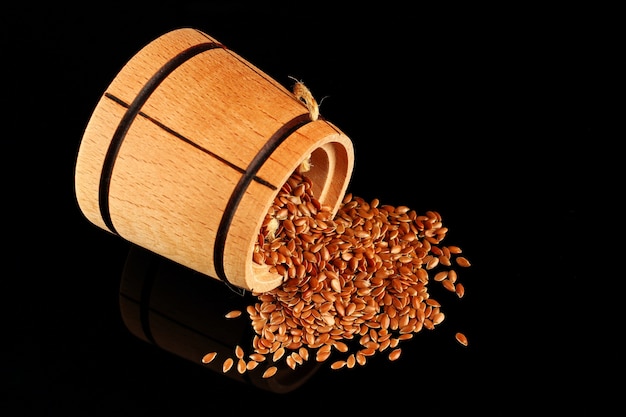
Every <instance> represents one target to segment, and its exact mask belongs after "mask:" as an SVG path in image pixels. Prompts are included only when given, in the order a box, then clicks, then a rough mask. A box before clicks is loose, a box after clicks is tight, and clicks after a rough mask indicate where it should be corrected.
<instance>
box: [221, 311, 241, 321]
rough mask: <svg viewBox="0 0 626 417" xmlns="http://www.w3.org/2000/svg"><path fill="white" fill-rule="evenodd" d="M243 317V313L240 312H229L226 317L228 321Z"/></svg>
mask: <svg viewBox="0 0 626 417" xmlns="http://www.w3.org/2000/svg"><path fill="white" fill-rule="evenodd" d="M239 316H241V311H240V310H232V311H229V312H228V313H226V315H225V316H224V317H226V318H227V319H234V318H237V317H239Z"/></svg>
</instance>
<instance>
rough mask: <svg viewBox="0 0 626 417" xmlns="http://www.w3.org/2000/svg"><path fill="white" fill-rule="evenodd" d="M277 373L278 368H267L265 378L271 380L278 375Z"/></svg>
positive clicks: (264, 373)
mask: <svg viewBox="0 0 626 417" xmlns="http://www.w3.org/2000/svg"><path fill="white" fill-rule="evenodd" d="M276 371H278V368H277V367H275V366H270V367H269V368H267V369H266V370H265V372H263V378H271V377H273V376H274V375H276Z"/></svg>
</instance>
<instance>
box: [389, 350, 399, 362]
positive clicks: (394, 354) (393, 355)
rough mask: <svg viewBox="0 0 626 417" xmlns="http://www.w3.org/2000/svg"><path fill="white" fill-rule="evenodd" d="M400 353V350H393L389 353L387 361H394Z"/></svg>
mask: <svg viewBox="0 0 626 417" xmlns="http://www.w3.org/2000/svg"><path fill="white" fill-rule="evenodd" d="M401 353H402V349H400V348H396V349H394V350H392V351H391V352H389V360H390V361H395V360H397V359H398V358H399V357H400V354H401Z"/></svg>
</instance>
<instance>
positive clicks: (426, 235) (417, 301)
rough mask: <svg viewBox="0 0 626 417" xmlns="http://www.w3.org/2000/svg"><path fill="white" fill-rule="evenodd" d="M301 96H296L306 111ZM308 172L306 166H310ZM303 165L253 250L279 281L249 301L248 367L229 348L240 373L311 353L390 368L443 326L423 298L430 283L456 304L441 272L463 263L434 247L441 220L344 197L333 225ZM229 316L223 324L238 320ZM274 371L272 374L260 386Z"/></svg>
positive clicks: (447, 274) (435, 306) (293, 362)
mask: <svg viewBox="0 0 626 417" xmlns="http://www.w3.org/2000/svg"><path fill="white" fill-rule="evenodd" d="M296 84H297V83H296ZM302 87H304V86H303V85H300V86H294V88H302ZM307 92H308V93H309V94H310V92H309V91H308V89H306V90H304V89H303V90H301V91H299V92H297V93H296V92H294V94H296V96H297V97H298V98H299V99H301V100H302V101H303V102H304V103H305V104H307V106H308V104H310V103H312V102H311V101H309V102H307V100H306V99H304V98H303V97H304V96H305V95H306V93H307ZM311 117H312V118H314V117H317V116H316V115H314V114H313V113H312V114H311ZM305 162H306V164H310V160H309V158H307V159H306V161H305ZM306 164H304V165H306ZM304 165H303V166H301V167H299V168H298V169H296V171H295V172H294V173H293V174H292V175H291V176H290V177H289V179H288V180H287V182H286V183H285V184H284V185H283V187H282V188H281V190H280V192H279V193H278V195H277V196H276V198H275V200H274V204H273V205H272V207H270V209H269V211H268V213H267V215H266V218H265V221H264V222H263V226H262V227H261V230H260V233H259V236H258V238H257V240H256V244H255V247H254V252H253V254H254V260H255V261H256V262H257V263H258V264H265V265H266V266H267V267H268V269H269V270H270V271H272V272H275V273H278V274H280V275H282V276H283V282H282V284H281V285H279V286H278V287H277V288H275V289H273V290H270V291H267V292H264V293H254V292H253V295H255V296H256V297H257V298H258V301H257V302H255V303H254V304H253V305H249V306H248V307H247V308H246V311H247V312H248V315H249V317H250V320H251V324H252V328H253V329H254V332H255V336H254V339H253V341H252V348H253V350H254V352H253V353H252V354H250V355H248V357H249V359H250V360H249V361H248V362H247V363H246V361H245V360H244V359H243V356H244V353H243V349H241V347H239V346H236V347H235V356H236V357H237V358H238V359H239V362H238V370H239V371H240V372H243V371H245V370H249V369H250V368H251V367H256V366H257V365H258V363H260V362H262V361H264V360H266V357H267V355H272V361H273V362H274V363H276V362H278V361H280V360H281V359H282V358H284V360H285V362H286V364H287V366H289V367H291V368H292V369H296V367H297V366H298V365H302V364H303V363H304V362H305V361H307V360H309V356H310V355H309V351H311V352H315V354H314V355H313V354H311V356H314V358H315V360H316V361H317V362H323V361H326V360H328V358H329V357H330V355H331V352H332V351H337V352H339V353H344V354H346V357H345V359H339V360H336V361H334V362H332V364H331V365H330V366H331V368H332V369H340V368H343V367H347V368H352V367H354V366H356V365H357V364H358V365H361V366H363V365H365V363H366V361H367V357H368V356H373V355H375V354H376V353H380V352H383V351H384V352H389V353H388V355H387V356H388V358H389V360H391V361H394V360H397V359H398V358H399V357H400V354H401V349H400V347H399V346H398V345H399V343H400V342H401V341H406V340H410V339H411V338H413V336H414V335H415V334H417V333H418V332H420V331H422V329H423V328H426V329H428V330H433V329H434V328H435V327H436V326H437V325H439V324H441V323H442V322H443V321H444V318H445V315H444V312H443V307H442V306H441V304H440V303H439V302H438V301H437V300H435V299H433V298H431V297H430V294H429V291H428V284H429V281H431V279H430V278H429V275H432V280H433V281H439V282H441V283H442V285H443V286H444V287H445V288H447V289H448V290H449V291H452V292H455V293H456V294H457V296H458V297H459V298H461V297H463V295H464V287H463V285H462V284H461V283H460V282H458V276H457V273H456V272H455V271H454V270H452V269H450V270H446V271H443V270H440V269H442V268H445V267H450V266H451V263H452V262H451V261H453V260H454V262H455V263H456V264H457V265H459V266H461V267H467V266H470V263H469V261H468V260H467V259H466V258H465V257H462V256H455V255H458V254H460V253H461V249H460V248H459V247H458V246H451V245H447V246H440V242H441V241H442V239H443V238H444V237H445V236H446V233H447V231H448V229H447V228H446V227H445V226H444V225H443V223H442V218H441V215H440V214H439V213H437V212H435V211H427V212H425V213H424V214H418V213H416V212H415V211H413V210H411V209H410V208H409V207H407V206H397V207H393V206H390V205H381V204H380V202H379V201H378V200H377V199H374V200H372V201H371V202H367V201H365V200H363V199H362V198H359V197H356V196H354V195H352V194H351V193H347V194H346V195H345V196H344V198H343V200H342V204H341V206H340V207H339V209H338V211H337V212H336V213H335V214H334V215H333V213H332V212H331V211H330V208H329V207H326V206H324V205H323V204H321V203H320V202H319V201H318V200H316V198H315V196H314V195H313V193H312V190H313V188H314V187H313V186H312V185H313V184H312V181H311V179H310V178H308V177H307V176H305V173H306V172H308V171H309V168H310V166H304ZM430 271H432V272H430ZM234 311H237V310H234ZM231 313H232V314H231ZM231 313H229V314H227V317H229V318H233V317H236V316H235V314H236V313H233V312H231ZM353 338H358V339H359V340H358V341H359V344H360V348H359V349H357V350H355V351H352V352H350V347H349V346H348V344H347V343H345V342H344V340H346V341H347V340H350V339H353ZM457 340H459V339H458V338H457ZM462 340H463V339H462ZM464 340H466V339H464ZM459 342H460V343H462V342H461V341H459ZM231 361H232V359H231ZM224 365H226V362H225V364H224ZM230 366H232V363H231V364H230ZM244 368H245V369H244ZM225 369H226V366H225ZM276 371H277V368H276V366H270V367H268V368H267V369H266V370H265V372H264V374H263V377H264V378H269V377H271V376H273V375H274V374H275V373H276ZM225 372H226V371H225Z"/></svg>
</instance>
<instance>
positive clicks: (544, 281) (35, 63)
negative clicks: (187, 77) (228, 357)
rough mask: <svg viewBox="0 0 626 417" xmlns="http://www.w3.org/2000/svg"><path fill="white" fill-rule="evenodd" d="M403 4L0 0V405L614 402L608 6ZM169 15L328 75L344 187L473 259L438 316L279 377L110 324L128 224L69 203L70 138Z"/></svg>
mask: <svg viewBox="0 0 626 417" xmlns="http://www.w3.org/2000/svg"><path fill="white" fill-rule="evenodd" d="M404 4H406V3H402V4H401V3H399V2H385V3H383V4H381V5H377V6H375V7H374V6H366V3H362V5H359V6H356V7H352V8H350V7H345V8H343V7H341V8H340V7H339V3H338V2H335V3H328V4H324V3H323V2H315V3H313V2H306V3H305V2H298V3H296V2H267V3H265V2H257V3H252V4H250V5H247V4H245V3H242V2H225V1H224V2H195V3H194V2H191V3H186V4H183V3H173V4H166V5H154V4H151V5H150V4H147V5H143V6H139V5H136V6H122V5H118V6H116V5H112V4H105V5H103V4H98V3H96V4H91V3H85V5H84V6H73V7H68V6H62V5H59V4H56V3H54V4H45V5H34V4H30V5H28V4H26V5H24V6H20V7H17V6H9V7H8V8H6V10H5V11H4V12H3V14H2V18H1V21H2V29H1V30H2V54H3V57H4V58H3V64H2V67H3V68H2V74H3V77H2V84H3V85H2V91H3V94H2V101H3V110H2V119H3V120H2V129H3V143H4V146H3V149H4V150H3V155H4V158H3V164H2V179H3V193H2V195H3V208H2V212H3V218H4V229H5V242H4V243H5V245H4V253H5V255H4V264H5V269H4V273H3V276H4V279H3V285H2V288H3V301H2V304H3V308H4V309H5V311H4V313H3V325H2V329H1V331H2V334H3V340H4V341H3V342H2V345H3V352H4V354H3V366H2V373H3V379H4V380H5V381H6V382H7V383H8V387H7V388H5V389H3V391H4V394H3V395H6V399H5V400H3V401H1V402H0V404H1V407H2V408H6V410H7V412H3V413H2V414H3V415H5V416H8V415H30V416H35V415H65V416H67V415H81V416H122V415H128V416H143V415H146V416H148V415H149V416H161V415H163V416H165V415H168V416H170V415H180V416H186V415H189V416H191V415H194V416H195V415H203V416H204V415H242V414H243V413H255V414H256V413H261V414H263V412H265V411H267V413H268V415H269V414H270V413H271V414H272V415H276V414H283V413H289V414H292V415H293V414H294V413H311V412H313V413H320V414H321V413H327V412H331V413H335V414H345V413H368V414H369V415H380V414H382V413H384V414H392V413H400V412H402V413H407V412H410V413H414V414H416V415H418V414H420V413H426V412H429V413H438V414H439V415H442V413H443V414H446V413H448V412H452V411H464V412H470V411H473V412H483V411H484V412H496V414H497V415H509V414H511V413H512V412H515V411H526V412H532V413H533V414H534V413H535V412H539V411H546V412H547V411H569V410H579V411H582V412H583V413H586V412H591V411H598V410H601V409H604V408H608V407H618V408H620V409H621V410H622V411H623V403H621V402H614V401H613V400H616V399H618V395H619V393H620V391H621V387H622V386H623V384H620V382H619V381H616V382H614V383H613V382H610V381H613V380H614V378H617V377H619V376H620V373H621V372H622V371H623V359H622V358H621V355H620V351H619V349H618V348H617V347H616V344H614V343H613V340H617V335H619V332H620V329H621V326H620V325H609V324H607V323H610V319H611V318H612V317H613V318H614V317H617V316H615V315H614V312H613V310H614V309H615V310H618V309H619V300H618V301H615V302H614V301H613V297H614V296H618V295H619V294H620V290H619V289H618V288H619V284H620V281H621V280H623V278H624V276H623V271H622V272H621V273H620V272H619V270H618V269H617V268H615V269H612V270H611V271H609V272H600V267H601V266H605V265H609V266H612V265H619V263H620V259H622V258H623V251H621V250H620V246H619V245H616V244H614V243H611V242H612V240H611V238H612V236H614V235H615V233H614V231H615V228H616V227H617V222H616V220H615V219H616V217H613V216H612V215H611V214H612V213H613V212H617V211H619V208H620V207H621V206H622V203H621V201H620V200H619V196H620V194H621V191H622V183H621V177H622V176H623V174H621V170H620V167H621V164H620V163H619V160H620V158H619V155H620V151H619V150H618V149H617V148H616V147H614V146H613V145H614V144H618V142H619V141H620V140H623V134H622V136H620V135H618V134H617V133H616V132H615V131H613V130H611V129H609V126H610V125H611V124H612V122H613V121H615V120H616V119H617V116H618V115H619V116H620V118H621V119H623V112H622V113H620V112H619V111H618V109H619V107H618V106H612V105H611V103H612V101H611V99H616V100H618V101H619V102H620V103H621V102H622V101H623V95H620V94H619V93H618V92H617V91H616V87H617V81H618V80H619V79H620V78H622V77H621V75H622V74H619V72H618V71H617V68H618V67H617V66H618V60H617V58H618V56H619V54H620V53H621V52H622V49H623V48H621V49H620V48H619V47H617V48H616V47H615V46H614V42H615V39H617V36H618V34H619V32H620V31H621V27H620V26H619V25H617V24H616V23H615V22H614V19H613V17H614V12H613V11H611V10H600V9H599V8H589V7H586V6H584V5H583V6H580V7H579V8H577V9H573V8H570V9H557V10H547V9H542V8H537V9H515V8H513V7H512V8H510V9H506V10H505V9H503V8H498V7H495V8H487V7H485V8H483V9H476V8H469V7H467V6H463V7H462V8H460V9H459V8H456V7H453V6H452V5H449V6H448V7H447V8H443V7H442V8H441V9H439V10H429V9H425V8H420V7H419V6H418V7H416V8H415V9H412V8H410V9H409V8H407V7H406V6H404ZM570 7H571V6H570ZM179 27H194V28H197V29H199V30H201V31H204V32H206V33H208V34H209V35H211V36H213V37H215V38H216V39H217V40H219V41H221V42H222V43H223V44H224V45H226V46H227V47H228V48H229V49H231V50H233V51H235V52H236V53H238V54H239V55H241V56H242V57H243V58H245V59H247V60H248V61H250V62H251V63H252V64H254V65H256V66H257V67H259V68H260V69H261V70H263V71H265V72H266V73H267V74H268V75H270V76H271V77H273V78H274V79H276V80H277V81H278V82H280V83H282V84H283V85H286V86H289V85H291V84H292V80H291V79H290V78H289V77H290V76H293V77H296V78H298V79H301V80H303V81H304V82H305V84H307V86H308V87H309V88H310V89H311V91H312V92H313V94H314V95H315V96H316V97H317V98H318V99H320V98H321V97H326V98H325V99H324V101H323V102H322V106H321V113H322V115H323V116H324V117H325V118H326V119H328V120H330V121H331V122H333V123H334V124H335V125H337V126H338V127H339V128H340V129H342V130H343V131H344V132H345V133H346V134H347V135H348V136H349V137H350V138H351V139H352V140H353V143H354V145H355V153H356V154H355V169H354V173H353V177H352V179H351V183H350V186H349V191H351V192H352V193H353V194H355V195H360V196H362V197H364V198H366V199H372V198H379V199H380V200H381V202H382V203H385V204H392V205H401V204H402V205H408V206H410V207H412V208H415V209H416V210H418V211H425V210H435V211H438V212H439V213H441V215H442V216H443V220H444V224H445V225H446V226H447V227H448V228H449V230H450V231H449V234H448V237H447V238H446V239H447V240H448V243H449V244H456V245H459V246H461V247H462V248H463V249H464V251H465V254H466V255H467V257H468V258H469V259H470V260H471V261H472V266H471V267H470V268H469V269H467V270H463V271H462V275H461V278H460V279H461V280H462V282H463V283H464V284H465V287H466V296H465V297H464V298H463V299H462V300H457V299H455V298H454V297H453V296H450V295H449V294H448V295H447V294H445V293H441V294H442V295H441V300H442V304H443V309H444V311H445V312H446V315H447V318H446V321H445V322H444V323H443V324H442V325H441V326H440V327H438V328H437V329H436V330H434V331H432V332H425V331H423V332H421V333H419V334H418V335H416V337H415V338H414V339H413V340H411V341H409V342H405V343H404V345H403V356H402V357H401V358H400V359H399V360H398V361H396V362H389V361H387V360H386V358H384V357H383V356H382V355H380V357H377V359H375V360H372V361H371V363H368V365H367V366H365V367H357V368H354V369H344V370H340V371H331V370H330V369H327V367H326V366H322V367H321V368H320V370H319V371H318V372H317V373H316V374H315V375H314V376H313V377H312V378H311V379H310V380H308V381H307V382H306V383H305V384H304V385H303V386H302V387H300V388H298V389H297V390H295V391H293V392H290V393H286V394H275V393H269V392H266V391H263V390H259V389H257V388H255V387H253V386H251V385H249V384H243V383H239V382H237V381H233V380H231V379H229V378H227V377H225V376H224V375H221V374H220V373H217V372H213V371H210V370H207V369H203V366H201V365H200V364H198V363H193V362H191V361H188V360H185V359H184V358H181V357H179V356H177V355H175V354H172V353H170V352H167V351H165V350H163V349H160V348H159V347H158V346H154V345H151V344H149V343H146V342H144V341H142V340H139V339H138V338H136V337H135V336H134V335H132V334H131V333H130V332H129V331H128V329H127V328H126V327H125V326H124V324H123V322H122V320H121V317H120V310H119V304H118V298H119V285H120V277H121V274H122V271H123V268H124V263H125V260H126V258H127V255H128V253H129V249H130V247H131V245H130V244H129V243H128V242H125V241H123V240H121V239H120V238H118V237H115V236H111V235H109V234H107V233H106V232H104V231H102V230H100V229H98V228H97V227H96V226H94V225H92V224H91V223H89V222H88V221H87V220H86V219H85V218H84V217H83V216H82V213H81V212H80V210H79V209H78V206H77V204H76V200H75V197H74V190H73V170H74V163H75V158H76V152H77V150H78V146H79V143H80V139H81V136H82V132H83V129H84V127H85V125H86V124H87V122H88V120H89V117H90V114H91V112H92V110H93V108H94V107H95V105H96V103H97V101H98V100H99V98H100V96H101V94H102V93H103V92H104V91H105V89H106V87H107V85H108V84H109V83H110V81H111V80H112V79H113V78H114V76H115V75H116V73H117V72H118V71H119V70H120V69H121V67H122V66H123V65H124V64H125V63H126V62H127V60H128V59H130V57H131V56H132V55H133V54H134V53H135V52H137V51H138V50H139V49H141V47H143V46H144V45H145V44H147V43H148V42H150V41H151V40H153V39H154V38H156V37H158V36H160V35H161V34H164V33H165V32H168V31H170V30H173V29H176V28H179ZM618 74H619V75H620V76H619V77H617V75H618ZM7 231H8V234H7V233H6V232H7ZM618 236H619V235H618ZM7 250H8V252H7ZM615 307H617V308H615ZM459 330H460V331H463V332H464V333H465V334H466V335H467V336H468V338H469V340H470V345H469V346H468V347H467V348H464V347H462V346H460V345H459V344H458V343H456V342H455V341H454V333H455V332H456V331H459ZM614 335H615V336H614Z"/></svg>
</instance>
